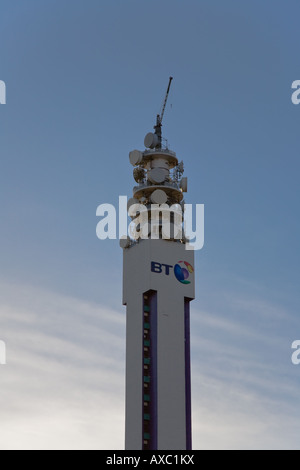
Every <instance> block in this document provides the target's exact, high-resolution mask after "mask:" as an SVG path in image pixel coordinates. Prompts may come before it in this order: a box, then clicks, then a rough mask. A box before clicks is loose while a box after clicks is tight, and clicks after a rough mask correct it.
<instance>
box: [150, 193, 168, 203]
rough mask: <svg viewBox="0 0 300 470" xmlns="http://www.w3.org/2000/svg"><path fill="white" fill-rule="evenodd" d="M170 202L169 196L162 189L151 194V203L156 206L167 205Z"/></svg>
mask: <svg viewBox="0 0 300 470" xmlns="http://www.w3.org/2000/svg"><path fill="white" fill-rule="evenodd" d="M167 200H168V196H167V195H166V193H165V192H164V191H163V190H162V189H156V190H155V191H153V193H152V194H151V202H153V203H154V204H165V203H166V202H167Z"/></svg>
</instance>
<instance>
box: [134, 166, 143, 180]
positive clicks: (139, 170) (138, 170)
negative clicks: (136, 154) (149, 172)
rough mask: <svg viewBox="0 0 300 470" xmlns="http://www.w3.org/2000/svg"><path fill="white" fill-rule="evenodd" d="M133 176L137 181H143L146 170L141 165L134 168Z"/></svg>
mask: <svg viewBox="0 0 300 470" xmlns="http://www.w3.org/2000/svg"><path fill="white" fill-rule="evenodd" d="M133 177H134V179H135V181H136V182H137V183H142V182H143V181H144V178H145V170H144V169H143V168H141V167H140V166H138V167H136V168H134V170H133Z"/></svg>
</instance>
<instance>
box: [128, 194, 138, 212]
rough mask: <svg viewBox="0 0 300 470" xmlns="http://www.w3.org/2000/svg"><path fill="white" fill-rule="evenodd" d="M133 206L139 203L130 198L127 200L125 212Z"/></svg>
mask: <svg viewBox="0 0 300 470" xmlns="http://www.w3.org/2000/svg"><path fill="white" fill-rule="evenodd" d="M134 204H139V201H138V200H137V199H135V198H134V197H131V198H130V199H128V202H127V211H129V209H130V207H131V206H133V205H134Z"/></svg>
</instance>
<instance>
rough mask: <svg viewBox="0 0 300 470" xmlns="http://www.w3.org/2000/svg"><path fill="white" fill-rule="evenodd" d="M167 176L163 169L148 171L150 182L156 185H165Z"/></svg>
mask: <svg viewBox="0 0 300 470" xmlns="http://www.w3.org/2000/svg"><path fill="white" fill-rule="evenodd" d="M165 176H166V172H165V171H164V170H163V169H161V168H153V170H150V171H148V180H149V181H151V183H154V184H159V183H163V182H164V181H165Z"/></svg>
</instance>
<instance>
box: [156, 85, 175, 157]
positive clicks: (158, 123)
mask: <svg viewBox="0 0 300 470" xmlns="http://www.w3.org/2000/svg"><path fill="white" fill-rule="evenodd" d="M172 80H173V77H170V78H169V84H168V88H167V92H166V96H165V100H164V103H163V106H162V110H161V113H160V114H158V115H157V116H156V125H155V126H154V129H155V134H156V135H157V137H158V142H159V144H158V148H161V138H162V135H161V127H162V120H163V117H164V114H165V109H166V105H167V101H168V96H169V91H170V88H171V83H172Z"/></svg>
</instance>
